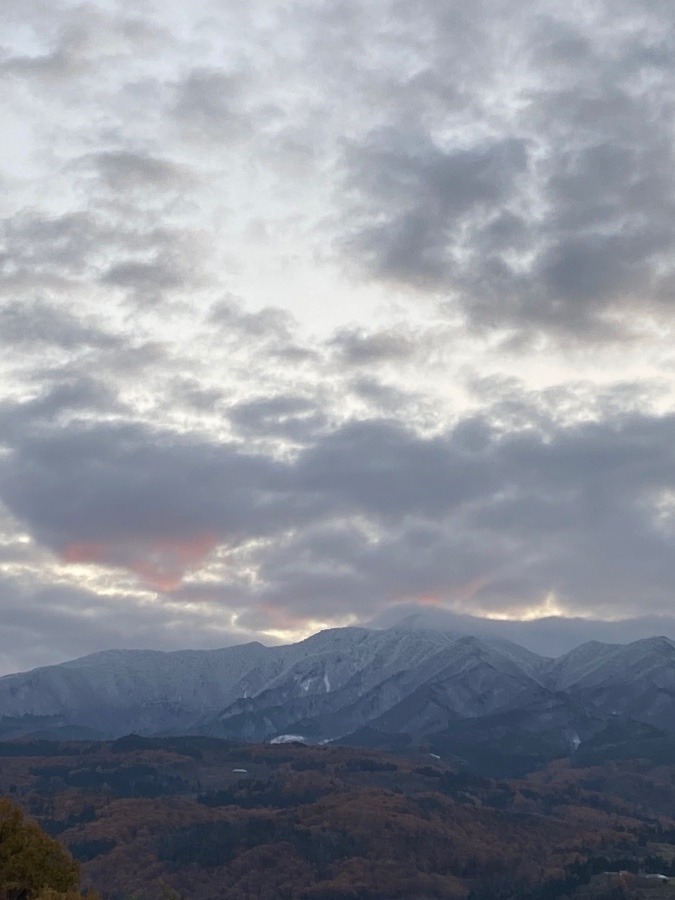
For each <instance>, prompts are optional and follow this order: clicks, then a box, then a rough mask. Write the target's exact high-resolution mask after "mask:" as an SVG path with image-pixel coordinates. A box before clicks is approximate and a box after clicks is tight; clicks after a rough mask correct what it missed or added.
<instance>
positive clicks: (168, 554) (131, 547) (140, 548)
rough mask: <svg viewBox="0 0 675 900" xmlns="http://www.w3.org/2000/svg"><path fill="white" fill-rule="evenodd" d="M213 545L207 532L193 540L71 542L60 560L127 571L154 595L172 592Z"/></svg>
mask: <svg viewBox="0 0 675 900" xmlns="http://www.w3.org/2000/svg"><path fill="white" fill-rule="evenodd" d="M217 545H218V538H217V536H216V535H215V534H213V533H211V532H204V533H203V534H200V535H197V536H196V537H194V538H176V537H158V538H151V539H148V538H143V539H139V540H124V541H114V540H113V541H110V542H106V541H72V542H71V543H70V544H68V546H67V547H66V548H65V549H64V550H63V552H62V554H61V556H62V558H63V560H64V562H67V563H89V564H91V563H93V564H95V565H101V566H113V567H119V568H124V569H129V570H130V571H131V572H135V573H136V575H138V576H139V577H140V578H142V580H143V581H144V582H145V584H147V585H148V586H149V587H151V588H154V589H155V590H156V591H175V590H177V589H178V588H179V587H180V586H181V584H182V583H183V578H184V577H185V573H186V572H188V571H192V570H194V569H198V568H199V566H200V565H201V564H202V563H203V562H204V560H205V559H206V557H207V556H208V555H209V553H211V551H212V550H214V549H215V547H216V546H217Z"/></svg>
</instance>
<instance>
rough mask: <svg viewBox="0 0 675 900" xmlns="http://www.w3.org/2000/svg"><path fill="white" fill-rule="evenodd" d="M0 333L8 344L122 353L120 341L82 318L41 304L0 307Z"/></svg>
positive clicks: (10, 304) (37, 301) (46, 304)
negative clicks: (47, 345) (96, 349)
mask: <svg viewBox="0 0 675 900" xmlns="http://www.w3.org/2000/svg"><path fill="white" fill-rule="evenodd" d="M0 332H2V336H3V338H4V339H5V340H6V341H7V343H8V344H12V345H15V346H16V345H17V344H20V345H31V344H32V345H36V346H39V345H40V344H53V345H55V346H58V347H61V348H62V349H64V350H69V351H73V350H76V349H77V348H80V347H83V346H84V347H87V346H89V347H97V348H99V349H102V350H104V349H120V350H121V349H122V343H123V342H122V341H121V340H120V338H119V337H118V336H116V335H114V334H112V333H110V332H107V331H105V330H104V329H102V328H101V327H100V326H99V325H98V324H97V323H95V322H93V321H87V319H86V318H85V317H84V316H82V315H79V316H78V315H75V314H73V313H72V312H70V311H68V310H66V309H63V308H60V307H58V306H56V305H54V304H51V303H47V302H45V301H43V300H35V301H33V302H29V303H25V302H24V303H16V302H13V303H12V302H10V303H6V304H4V305H2V306H0Z"/></svg>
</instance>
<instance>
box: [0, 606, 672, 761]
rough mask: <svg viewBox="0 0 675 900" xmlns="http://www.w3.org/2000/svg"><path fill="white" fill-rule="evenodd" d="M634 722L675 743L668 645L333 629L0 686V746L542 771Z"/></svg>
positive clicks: (121, 661) (117, 661) (90, 660)
mask: <svg viewBox="0 0 675 900" xmlns="http://www.w3.org/2000/svg"><path fill="white" fill-rule="evenodd" d="M617 723H619V725H617ZM621 723H623V724H621ZM631 723H633V724H631ZM635 723H642V724H643V725H647V726H652V727H653V728H655V729H657V732H658V734H661V733H664V732H675V643H673V642H672V641H670V640H669V639H667V638H662V637H656V638H649V639H646V640H640V641H635V642H634V643H632V644H628V645H611V644H600V643H597V642H590V643H588V644H584V645H581V646H580V647H577V648H576V649H575V650H573V651H571V652H570V653H568V654H566V655H565V656H562V657H559V658H558V659H548V658H545V657H540V656H538V655H537V654H534V653H531V652H530V651H528V650H526V649H524V648H522V647H519V646H518V645H517V644H513V643H511V642H509V641H505V640H501V639H496V638H494V639H493V638H489V639H488V638H476V637H471V636H467V635H461V634H455V633H452V632H445V631H439V630H433V629H428V628H424V627H419V623H418V622H417V621H413V622H411V621H407V622H403V623H400V624H399V625H398V626H396V627H393V628H388V629H383V630H376V629H368V628H356V627H354V628H338V629H331V630H328V631H323V632H320V633H319V634H315V635H313V636H311V637H309V638H307V639H306V640H304V641H300V642H299V643H297V644H289V645H286V646H281V647H265V646H263V645H262V644H259V643H250V644H243V645H241V646H236V647H228V648H225V649H221V650H202V651H198V650H191V651H175V652H161V651H131V650H128V651H125V650H111V651H105V652H101V653H94V654H91V655H90V656H85V657H83V658H81V659H77V660H73V661H71V662H67V663H63V664H61V665H55V666H48V667H44V668H39V669H34V670H32V671H30V672H26V673H20V674H16V675H8V676H5V677H4V678H0V738H4V739H7V738H18V737H24V736H32V737H62V738H78V737H82V738H86V737H96V736H100V737H117V736H120V735H123V734H128V733H131V732H135V733H138V734H143V735H159V734H169V733H174V734H203V735H209V736H214V737H225V738H230V739H234V740H244V741H265V740H271V739H273V738H275V737H280V736H283V735H285V734H288V735H298V736H302V737H303V739H306V740H309V741H310V742H314V743H319V742H325V741H336V740H340V741H343V742H349V743H364V744H374V745H379V746H384V747H387V746H389V747H401V746H405V745H423V744H425V745H427V746H434V747H436V748H437V749H440V750H442V752H443V753H444V754H450V755H453V756H455V757H456V758H457V759H459V760H465V761H466V760H468V761H470V760H471V759H472V757H475V756H476V754H478V755H480V754H481V753H482V754H483V755H485V753H486V752H488V750H489V748H492V749H491V750H490V752H491V753H492V754H493V756H494V758H497V757H500V758H501V757H504V758H506V757H509V758H510V757H511V756H514V754H515V756H518V755H520V756H521V757H522V756H525V757H527V758H528V759H529V758H531V759H532V760H537V759H539V758H540V757H542V758H551V756H555V755H564V754H567V753H572V752H574V751H575V750H576V748H578V747H579V745H580V744H581V745H583V744H585V743H586V742H588V741H589V740H591V739H595V738H596V736H597V735H599V734H602V733H604V731H605V730H606V729H607V727H608V724H612V727H613V728H615V730H616V727H619V730H620V731H621V734H622V735H623V737H622V738H621V740H622V741H624V742H628V743H630V741H631V740H632V739H633V738H632V737H631V735H633V733H634V731H635V728H636V725H635ZM621 729H623V731H622V730H621ZM624 732H625V734H624ZM636 733H637V732H636ZM650 740H652V738H650ZM596 743H597V741H596ZM542 755H543V756H542Z"/></svg>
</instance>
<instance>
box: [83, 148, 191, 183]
mask: <svg viewBox="0 0 675 900" xmlns="http://www.w3.org/2000/svg"><path fill="white" fill-rule="evenodd" d="M82 162H83V163H92V164H93V165H94V167H95V169H96V170H97V171H98V173H99V174H100V176H101V178H102V179H103V181H104V182H105V184H106V186H107V187H108V188H109V189H111V190H114V191H120V190H137V189H141V190H148V189H158V190H165V191H166V190H179V189H181V188H183V189H184V188H186V187H188V186H190V184H191V182H192V181H193V175H192V173H191V172H190V170H189V169H188V168H187V167H186V166H183V165H177V164H176V163H174V162H171V161H170V160H167V159H162V158H159V157H156V156H151V155H150V154H147V153H138V152H134V151H131V150H107V151H105V152H103V153H98V154H95V155H93V156H90V157H85V158H84V160H82Z"/></svg>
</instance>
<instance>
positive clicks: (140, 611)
mask: <svg viewBox="0 0 675 900" xmlns="http://www.w3.org/2000/svg"><path fill="white" fill-rule="evenodd" d="M0 589H1V590H2V597H3V607H2V620H3V627H2V634H1V636H0V672H1V673H2V674H6V673H9V672H16V671H21V670H26V669H29V668H32V667H34V666H43V665H50V664H53V663H59V662H63V661H64V660H66V659H73V658H74V657H79V656H84V655H85V654H87V653H94V652H96V651H97V650H108V649H110V648H111V647H125V648H129V649H138V650H142V649H147V648H153V649H163V650H183V649H185V648H186V647H190V646H199V647H211V648H215V647H224V646H228V645H230V644H235V643H241V642H243V641H245V640H247V639H253V636H252V635H251V636H249V635H247V634H246V632H240V631H238V632H237V633H236V634H235V633H234V632H232V631H231V630H229V629H228V628H227V627H225V626H223V624H222V622H220V621H218V616H217V615H214V616H212V617H203V616H200V615H192V614H190V612H187V611H186V610H181V609H180V607H178V606H176V605H174V604H172V605H170V606H168V605H167V606H157V605H154V604H153V605H148V604H143V605H141V604H138V603H137V602H136V600H135V598H134V597H132V596H123V595H122V596H118V597H115V598H106V597H101V596H100V595H98V594H96V593H95V592H93V591H89V590H85V589H79V590H78V589H75V588H68V587H45V586H41V585H36V584H31V583H23V582H22V581H20V580H17V579H14V578H9V577H2V578H0ZM83 611H86V613H87V614H86V615H83Z"/></svg>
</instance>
